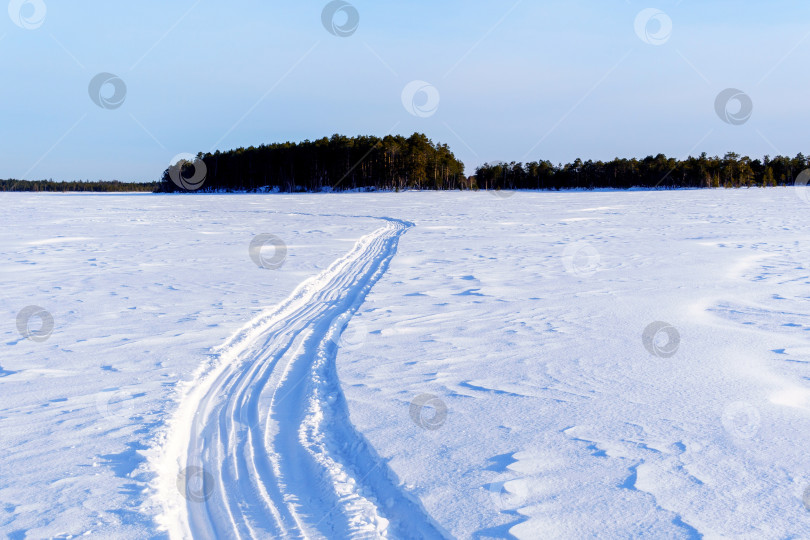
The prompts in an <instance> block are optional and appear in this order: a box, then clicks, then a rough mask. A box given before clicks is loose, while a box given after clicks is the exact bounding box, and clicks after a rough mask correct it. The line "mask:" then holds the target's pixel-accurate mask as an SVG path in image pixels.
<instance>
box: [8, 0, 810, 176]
mask: <svg viewBox="0 0 810 540" xmlns="http://www.w3.org/2000/svg"><path fill="white" fill-rule="evenodd" d="M37 2H41V3H42V5H45V6H46V9H47V12H46V14H45V16H44V19H43V18H41V17H38V12H37V5H35V4H33V3H29V4H25V2H23V0H12V3H11V5H10V14H9V16H0V69H2V73H3V74H4V84H3V85H2V87H0V97H2V99H0V110H2V119H3V122H2V128H0V129H2V131H3V138H4V144H2V146H0V178H26V179H38V178H54V179H65V180H74V179H91V180H95V179H106V180H111V179H119V180H125V181H131V180H143V181H151V180H156V179H158V178H159V176H160V174H161V173H162V171H163V170H164V169H165V168H166V167H167V165H168V163H169V162H170V161H171V160H172V158H173V157H174V156H176V155H177V154H180V153H196V152H198V151H209V150H212V149H221V150H226V149H230V148H235V147H239V146H250V145H259V144H262V143H268V142H277V141H286V140H291V141H297V140H303V139H307V138H308V139H314V138H319V137H322V136H329V135H331V134H333V133H343V134H346V135H357V134H374V135H380V136H381V135H385V134H387V133H389V132H393V133H401V134H405V135H408V134H410V133H412V132H414V131H420V132H424V133H426V134H427V135H428V136H429V137H431V138H432V139H433V140H434V141H441V142H445V143H448V144H449V145H450V146H451V148H452V149H453V150H454V152H455V153H456V156H457V157H459V158H460V159H462V160H463V161H464V162H465V164H466V165H467V173H468V174H472V173H473V172H474V168H475V166H476V165H479V164H481V163H484V162H488V161H494V160H504V161H512V160H515V161H528V160H537V159H549V160H551V161H552V162H554V163H558V162H568V161H572V160H573V159H575V158H576V157H582V158H584V159H589V158H590V159H611V158H613V157H633V156H636V157H644V156H646V155H649V154H657V153H659V152H663V153H665V154H667V155H671V156H674V157H685V156H686V155H687V154H693V155H697V154H699V153H700V152H704V151H705V152H708V153H709V154H723V153H725V152H727V151H729V150H733V151H736V152H739V153H741V154H748V155H750V156H752V157H761V156H763V155H765V154H771V155H775V154H790V155H795V154H796V153H798V152H800V151H801V152H804V153H808V152H810V147H808V145H807V144H805V141H807V138H806V135H805V130H806V126H807V125H808V121H810V107H809V106H808V104H807V103H808V102H807V97H806V95H807V91H806V89H807V88H808V84H807V83H808V78H810V74H808V71H807V69H806V66H807V65H808V60H810V4H808V3H807V2H800V1H790V2H789V1H779V0H777V1H771V2H767V3H765V2H739V1H735V2H732V1H701V2H697V1H691V0H683V1H680V2H678V1H661V2H657V3H647V2H644V3H641V2H637V1H630V0H626V1H621V0H616V1H606V0H600V1H597V0H589V1H580V2H574V1H544V2H539V1H536V0H535V1H533V0H522V1H521V2H515V1H513V0H503V1H494V0H493V1H485V0H464V1H456V0H451V1H444V2H428V1H422V0H411V1H402V2H394V1H392V0H374V1H372V0H352V1H351V5H352V6H353V7H354V9H356V11H357V13H358V14H359V17H360V23H359V26H358V28H357V30H356V31H355V32H354V33H352V34H351V35H350V36H347V37H338V36H334V35H332V34H330V33H329V32H328V31H327V29H326V28H325V27H324V25H323V24H322V17H321V15H322V11H323V9H324V7H325V6H326V4H327V2H326V1H321V0H318V1H312V0H303V1H295V2H268V1H267V0H242V1H239V2H231V3H226V2H214V1H212V0H199V1H197V0H175V1H173V2H157V1H153V0H142V1H140V2H130V3H123V2H109V1H104V2H102V1H96V0H87V1H83V2H67V1H64V0H62V1H57V0H37ZM18 4H22V6H21V7H20V9H19V10H17V11H20V10H22V15H23V17H22V19H20V18H17V19H16V22H15V20H12V17H11V15H12V14H14V13H16V12H15V11H14V10H15V9H16V8H17V5H18ZM77 4H78V5H77ZM646 8H657V9H658V10H660V12H662V13H663V14H664V15H665V16H666V17H668V18H669V20H671V21H672V31H671V33H668V34H667V35H666V36H663V37H664V38H665V39H664V40H663V41H664V42H663V43H661V44H658V45H655V44H650V43H647V42H645V41H644V40H643V39H642V37H643V36H641V37H640V36H639V35H638V34H637V33H636V30H635V26H634V23H635V21H636V18H637V15H638V14H639V13H640V12H641V11H642V10H644V9H646ZM341 17H344V15H341V14H340V13H339V14H338V15H337V16H336V19H335V21H336V24H338V25H341V24H342V23H343V22H344V19H342V18H341ZM20 21H22V23H21V22H20ZM26 21H27V22H26ZM656 21H658V22H656ZM17 23H20V24H22V26H26V25H27V26H34V27H35V28H22V27H20V26H19V25H18V24H17ZM659 23H660V19H656V20H652V21H651V22H650V24H649V25H648V26H645V28H646V29H648V30H649V32H650V34H649V35H653V36H656V35H657V33H658V32H659V31H660V30H661V27H660V26H657V25H658V24H659ZM98 73H111V74H114V75H116V76H117V77H119V78H120V79H121V80H122V81H123V82H124V83H125V84H126V95H125V96H124V101H123V104H122V105H121V106H120V107H118V108H115V109H105V108H102V107H99V106H98V105H96V104H95V103H94V102H93V100H91V98H90V96H89V94H88V85H89V83H90V81H91V79H93V78H94V77H95V76H96V75H97V74H98ZM415 80H418V81H425V82H426V83H429V84H430V85H431V86H432V87H433V88H435V92H436V93H437V94H438V96H440V101H439V104H438V107H437V108H435V110H434V109H433V108H431V109H430V110H429V111H428V112H427V114H423V115H421V116H419V115H414V114H411V113H410V112H409V111H408V110H406V107H404V106H403V100H402V92H403V89H404V88H405V87H406V86H407V85H408V84H409V83H410V82H411V81H415ZM727 88H737V89H740V90H741V91H743V92H744V93H746V94H747V95H748V96H750V98H751V101H752V103H753V105H754V109H753V114H752V115H751V118H750V120H748V121H747V122H745V123H744V124H743V125H731V124H728V123H725V122H723V121H722V120H721V119H720V117H719V116H718V114H717V113H716V111H715V98H716V96H717V95H718V94H719V93H720V92H722V91H723V90H725V89H727ZM111 91H112V88H111V87H107V88H105V89H104V90H103V92H107V94H105V96H106V95H108V94H109V92H111ZM414 99H415V100H416V101H415V102H413V103H416V107H417V108H419V107H421V106H422V105H423V103H422V102H423V101H424V99H426V96H425V95H423V94H417V95H416V96H415V97H414ZM730 106H731V107H734V106H735V105H734V104H733V103H732V104H731V105H730ZM732 112H733V111H732Z"/></svg>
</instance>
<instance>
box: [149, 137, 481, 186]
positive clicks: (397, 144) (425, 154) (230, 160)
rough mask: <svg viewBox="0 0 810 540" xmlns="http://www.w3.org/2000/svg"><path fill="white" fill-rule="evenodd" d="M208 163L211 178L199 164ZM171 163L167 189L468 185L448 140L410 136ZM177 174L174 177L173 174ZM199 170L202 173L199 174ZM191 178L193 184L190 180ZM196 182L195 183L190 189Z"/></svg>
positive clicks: (283, 146) (329, 141) (264, 148)
mask: <svg viewBox="0 0 810 540" xmlns="http://www.w3.org/2000/svg"><path fill="white" fill-rule="evenodd" d="M194 161H197V162H198V163H199V161H201V162H202V163H203V164H204V174H205V180H204V181H200V177H201V175H199V171H198V170H197V169H198V168H199V165H198V166H195V165H194ZM194 161H189V160H184V161H183V162H180V163H178V164H175V165H174V166H173V167H170V168H168V169H166V170H165V171H164V173H163V177H162V179H161V184H160V190H161V191H167V192H171V191H188V190H194V191H220V190H226V191H258V190H263V189H274V188H275V189H278V190H280V191H284V192H301V191H303V192H308V191H324V190H326V191H329V190H331V191H343V190H350V189H379V190H391V191H398V190H404V189H415V190H422V189H431V190H446V189H457V188H463V187H465V186H467V182H468V179H467V178H466V177H465V176H464V164H463V163H462V162H460V161H459V160H458V159H456V157H455V156H454V155H453V152H451V151H450V148H449V147H448V146H447V145H446V144H441V143H433V141H431V140H430V139H429V138H428V137H427V136H426V135H424V134H422V133H414V134H413V135H411V136H410V137H407V138H406V137H403V136H402V135H388V136H385V137H382V138H380V137H374V136H358V137H346V136H343V135H333V136H332V137H331V138H326V137H324V138H322V139H318V140H315V141H309V140H306V141H303V142H300V143H295V142H285V143H274V144H265V145H261V146H258V147H255V146H251V147H249V148H237V149H235V150H230V151H226V152H220V151H219V150H218V151H216V152H215V153H213V154H212V153H207V154H198V155H197V159H196V160H194ZM173 175H174V179H173V178H172V176H173ZM198 175H199V176H198ZM185 179H188V180H189V181H190V182H191V185H185V182H184V180H185ZM189 188H191V189H189Z"/></svg>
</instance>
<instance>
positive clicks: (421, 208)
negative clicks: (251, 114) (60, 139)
mask: <svg viewBox="0 0 810 540" xmlns="http://www.w3.org/2000/svg"><path fill="white" fill-rule="evenodd" d="M798 195H801V194H800V193H797V192H795V191H794V190H792V189H771V190H740V191H726V190H716V191H676V192H595V193H515V194H508V193H504V194H499V196H496V195H493V194H489V193H400V194H394V193H387V194H345V195H264V196H262V195H216V196H210V195H176V196H161V195H52V194H41V195H30V194H3V195H2V196H0V204H2V207H3V208H4V210H5V215H6V223H7V225H6V227H4V228H3V230H2V231H0V235H2V239H1V240H0V259H1V260H2V266H0V272H2V274H0V275H1V276H2V280H1V283H2V291H3V293H2V295H0V311H2V313H3V317H2V318H0V332H1V333H2V338H3V339H2V343H3V354H2V355H0V434H2V436H0V451H2V457H1V458H0V534H1V535H2V536H6V537H9V538H12V539H15V538H47V537H63V538H64V537H70V536H81V535H88V536H92V537H98V538H151V537H172V538H175V537H176V538H182V537H191V536H193V537H195V538H212V537H221V538H249V537H257V538H270V537H311V538H318V537H330V538H343V537H349V536H352V537H358V538H359V537H377V536H381V537H395V538H431V537H458V538H509V537H510V535H511V536H514V537H518V538H583V537H608V538H627V537H639V536H648V537H656V538H662V537H663V538H698V537H701V536H705V537H706V538H802V537H808V536H810V510H808V508H806V506H805V503H804V501H803V499H807V506H810V492H808V494H807V496H805V491H806V490H807V489H808V487H810V456H808V448H810V445H808V443H809V442H810V384H808V380H810V379H809V378H810V334H808V333H807V332H808V331H810V235H808V231H809V230H810V227H808V223H807V219H806V216H807V215H808V212H810V204H808V202H807V201H806V200H804V199H803V198H802V197H800V196H798ZM257 235H273V236H272V237H267V236H264V237H262V236H260V237H259V238H260V239H262V238H263V239H268V238H272V241H275V242H278V241H282V242H283V243H284V245H286V258H284V257H283V252H282V251H275V252H274V251H272V250H269V249H265V250H263V251H262V252H261V254H263V256H264V258H263V259H258V258H257V253H259V252H258V251H257V250H256V249H254V250H253V251H252V252H251V251H250V246H251V242H252V241H253V240H254V239H255V238H256V237H257ZM254 246H255V244H254ZM251 255H253V257H251ZM253 259H257V262H258V263H259V264H261V265H263V266H265V268H260V266H259V264H257V262H254V260H253ZM279 265H280V266H279ZM29 306H36V307H37V308H33V307H32V308H30V309H26V308H28V307H29ZM51 317H52V321H53V329H52V332H51V333H50V334H48V333H47V331H48V330H49V323H50V320H51ZM43 324H44V325H45V326H44V327H43V328H42V329H41V330H40V326H42V325H43ZM26 336H27V337H26Z"/></svg>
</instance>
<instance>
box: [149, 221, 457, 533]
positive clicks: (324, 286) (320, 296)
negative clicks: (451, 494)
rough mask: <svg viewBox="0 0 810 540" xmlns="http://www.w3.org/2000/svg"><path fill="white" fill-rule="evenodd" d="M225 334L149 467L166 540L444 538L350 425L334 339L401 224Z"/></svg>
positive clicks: (386, 257) (383, 266) (383, 265)
mask: <svg viewBox="0 0 810 540" xmlns="http://www.w3.org/2000/svg"><path fill="white" fill-rule="evenodd" d="M385 222H386V224H385V226H383V227H381V228H379V229H377V230H376V231H374V232H372V233H371V234H369V235H367V236H364V237H363V238H361V239H360V240H359V241H358V242H357V244H356V245H355V246H354V248H353V249H352V250H351V251H350V252H349V253H348V254H346V255H345V256H343V257H342V258H340V259H339V260H337V261H335V262H334V263H333V264H332V265H331V266H330V267H329V268H328V269H326V270H325V271H324V272H322V273H321V274H320V275H318V276H316V277H313V278H310V279H308V280H307V281H305V282H304V283H302V284H301V285H300V286H299V287H298V288H297V289H296V290H295V291H294V292H293V293H292V294H291V295H290V297H289V298H287V299H286V300H285V301H283V302H282V303H281V304H279V305H278V306H276V307H275V308H273V309H272V310H270V311H269V312H266V313H265V314H263V315H262V316H260V317H259V318H257V319H256V320H254V321H253V322H252V323H251V324H249V325H248V326H246V327H245V328H243V329H242V330H240V331H239V332H238V333H237V334H236V335H235V336H234V337H232V338H231V339H230V340H229V341H228V342H227V343H226V344H225V345H224V346H223V347H222V348H221V349H220V351H219V353H218V354H217V360H216V362H215V363H214V364H213V365H212V366H211V367H210V368H209V369H208V370H207V371H206V372H205V373H204V374H201V375H200V377H199V378H198V379H197V380H196V381H195V382H194V384H193V385H191V386H190V387H189V390H188V392H187V393H186V395H185V397H184V398H183V399H182V401H181V402H180V404H179V407H178V411H177V413H176V414H175V416H174V418H173V420H172V422H171V423H170V425H169V430H168V432H167V436H166V440H165V442H164V444H163V446H162V448H161V450H160V456H159V458H158V462H157V465H156V469H157V472H158V475H157V480H156V484H155V487H156V498H157V500H158V502H159V504H160V505H161V506H162V513H161V516H160V522H161V525H162V526H164V527H165V528H166V529H167V530H168V532H169V534H170V536H171V537H172V538H205V539H208V538H323V537H326V538H338V537H339V538H380V537H382V538H387V537H392V538H442V537H444V534H443V533H442V532H441V530H440V528H439V527H438V526H437V525H436V524H435V523H434V522H433V521H432V520H431V518H430V517H429V516H428V515H427V514H426V513H425V511H424V509H423V508H422V506H421V504H420V503H419V502H418V500H417V499H416V498H414V497H411V496H410V495H409V494H407V493H405V492H404V491H403V490H402V489H401V487H400V486H399V483H398V482H397V480H396V479H395V475H394V474H393V473H392V471H391V470H390V469H389V467H388V465H387V464H386V463H385V461H384V460H382V459H380V457H379V456H378V455H377V454H376V452H375V451H374V449H373V448H372V447H371V446H370V445H369V444H368V443H367V441H366V440H365V438H364V437H363V436H362V435H361V434H360V433H358V432H357V431H356V430H355V428H354V426H353V425H352V424H351V422H350V420H349V414H348V408H347V405H346V401H345V398H344V396H343V392H342V391H341V388H340V383H339V381H338V377H337V369H336V366H335V358H336V355H337V349H338V346H337V343H338V342H339V337H340V334H341V332H342V331H343V330H344V329H345V328H346V325H347V324H348V322H349V320H350V319H351V317H352V315H353V314H354V313H355V311H356V310H357V309H358V307H359V306H360V305H361V304H362V303H363V301H364V299H365V297H366V295H367V294H368V292H369V291H370V290H371V288H372V287H373V286H374V284H375V283H376V282H377V281H378V280H379V279H380V277H381V276H382V275H383V274H384V273H385V272H386V270H387V268H388V265H389V263H390V261H391V259H392V258H393V257H394V255H395V254H396V249H397V245H398V242H399V238H400V237H401V236H402V234H404V232H405V231H406V230H407V229H408V228H410V227H411V226H412V225H411V224H410V223H406V222H402V221H399V220H393V219H385Z"/></svg>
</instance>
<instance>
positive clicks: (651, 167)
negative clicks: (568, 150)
mask: <svg viewBox="0 0 810 540" xmlns="http://www.w3.org/2000/svg"><path fill="white" fill-rule="evenodd" d="M808 167H810V159H808V158H806V157H805V156H804V155H803V154H801V153H800V154H798V155H797V156H796V157H795V158H789V157H783V156H776V157H774V158H771V157H770V156H765V158H764V159H763V160H759V159H751V158H750V157H748V156H740V155H739V154H736V153H734V152H729V153H727V154H726V155H725V156H723V157H722V158H720V157H717V156H715V157H709V156H707V155H706V153H705V152H704V153H702V154H701V155H700V156H699V157H691V156H690V157H688V158H686V159H683V160H678V159H674V158H668V157H666V156H665V155H663V154H658V155H657V156H654V157H653V156H648V157H646V158H644V159H641V160H639V159H619V158H616V159H614V160H612V161H607V162H602V161H591V160H588V161H584V162H583V161H582V160H581V159H577V160H575V161H574V162H573V163H569V164H566V165H562V164H560V165H556V166H555V165H553V164H552V163H551V162H549V161H533V162H529V163H525V164H524V163H515V162H512V163H489V164H486V165H482V166H480V167H478V168H477V169H476V171H475V176H474V177H472V179H471V180H472V182H471V183H472V185H473V187H474V188H479V189H506V190H509V189H540V190H559V189H598V188H613V189H629V188H632V187H640V188H666V189H673V188H716V187H725V188H739V187H754V186H759V187H770V186H785V185H793V184H794V182H795V181H796V178H797V177H798V176H799V174H801V172H802V171H804V170H805V169H807V168H808Z"/></svg>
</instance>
